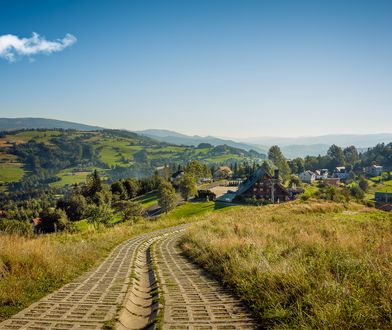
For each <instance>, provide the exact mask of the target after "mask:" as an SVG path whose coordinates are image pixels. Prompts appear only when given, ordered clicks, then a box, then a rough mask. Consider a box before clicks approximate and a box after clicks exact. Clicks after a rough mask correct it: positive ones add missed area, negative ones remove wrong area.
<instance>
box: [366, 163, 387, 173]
mask: <svg viewBox="0 0 392 330" xmlns="http://www.w3.org/2000/svg"><path fill="white" fill-rule="evenodd" d="M383 170H384V168H383V167H382V166H381V165H371V166H368V167H365V174H366V175H369V176H379V175H381V173H382V172H383Z"/></svg>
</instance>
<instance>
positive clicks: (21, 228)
mask: <svg viewBox="0 0 392 330" xmlns="http://www.w3.org/2000/svg"><path fill="white" fill-rule="evenodd" d="M0 232H1V233H7V234H14V235H20V236H32V234H33V231H32V228H31V224H30V223H29V222H28V221H18V220H11V219H0Z"/></svg>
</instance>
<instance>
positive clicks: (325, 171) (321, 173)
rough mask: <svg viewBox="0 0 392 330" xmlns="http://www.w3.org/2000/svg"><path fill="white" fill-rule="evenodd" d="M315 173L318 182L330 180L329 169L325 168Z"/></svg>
mask: <svg viewBox="0 0 392 330" xmlns="http://www.w3.org/2000/svg"><path fill="white" fill-rule="evenodd" d="M314 173H315V174H316V180H324V179H326V178H328V169H327V168H323V169H321V170H316V171H314Z"/></svg>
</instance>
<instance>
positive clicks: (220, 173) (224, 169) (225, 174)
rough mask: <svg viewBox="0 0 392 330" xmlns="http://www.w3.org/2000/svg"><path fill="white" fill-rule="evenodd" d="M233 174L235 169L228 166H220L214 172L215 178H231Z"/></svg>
mask: <svg viewBox="0 0 392 330" xmlns="http://www.w3.org/2000/svg"><path fill="white" fill-rule="evenodd" d="M232 176H233V171H232V170H231V169H230V168H229V167H228V166H220V167H219V168H218V169H217V170H216V171H215V172H214V179H215V180H219V179H230V178H231V177H232Z"/></svg>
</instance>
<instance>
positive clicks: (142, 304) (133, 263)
mask: <svg viewBox="0 0 392 330" xmlns="http://www.w3.org/2000/svg"><path fill="white" fill-rule="evenodd" d="M184 229H185V226H178V227H172V228H168V229H164V230H160V231H156V232H153V233H149V234H145V235H140V236H137V237H134V238H132V239H129V240H128V241H126V242H125V243H123V244H121V245H120V246H118V247H117V248H115V249H114V250H113V251H112V253H111V254H110V255H109V256H108V257H107V259H106V260H105V261H104V262H103V263H102V264H101V265H100V266H99V267H97V268H96V269H94V270H92V271H90V272H88V273H86V274H85V275H83V276H81V277H80V278H78V279H77V280H75V281H74V282H72V283H69V284H67V285H65V286H64V287H62V288H61V289H60V290H58V291H56V292H54V293H52V294H50V295H48V296H46V297H44V298H43V299H41V300H40V301H38V302H36V303H34V304H32V305H31V306H30V307H28V308H26V309H24V310H22V311H21V312H20V313H18V314H16V315H14V316H13V317H12V318H10V319H8V320H6V321H4V322H3V323H0V329H34V330H44V329H57V330H59V329H61V330H68V329H102V328H104V327H105V326H106V328H107V329H109V328H111V327H115V328H116V329H142V328H151V329H153V328H156V327H157V326H162V327H163V329H255V328H256V324H255V323H254V321H253V320H252V318H251V316H250V314H249V313H248V311H247V310H246V309H245V307H244V306H243V305H242V303H241V302H240V301H239V300H238V299H237V298H236V297H235V296H234V295H232V294H231V292H230V291H228V290H227V289H224V288H222V287H221V286H220V285H219V283H218V282H217V281H216V280H214V279H213V278H212V277H211V276H210V275H209V274H207V273H206V272H205V271H203V270H202V269H200V268H199V267H197V266H196V265H194V264H192V263H191V262H189V261H188V260H187V259H186V258H185V257H184V256H183V255H182V254H181V251H180V250H179V248H178V246H177V242H178V239H179V238H180V236H181V235H182V232H183V230H184Z"/></svg>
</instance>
